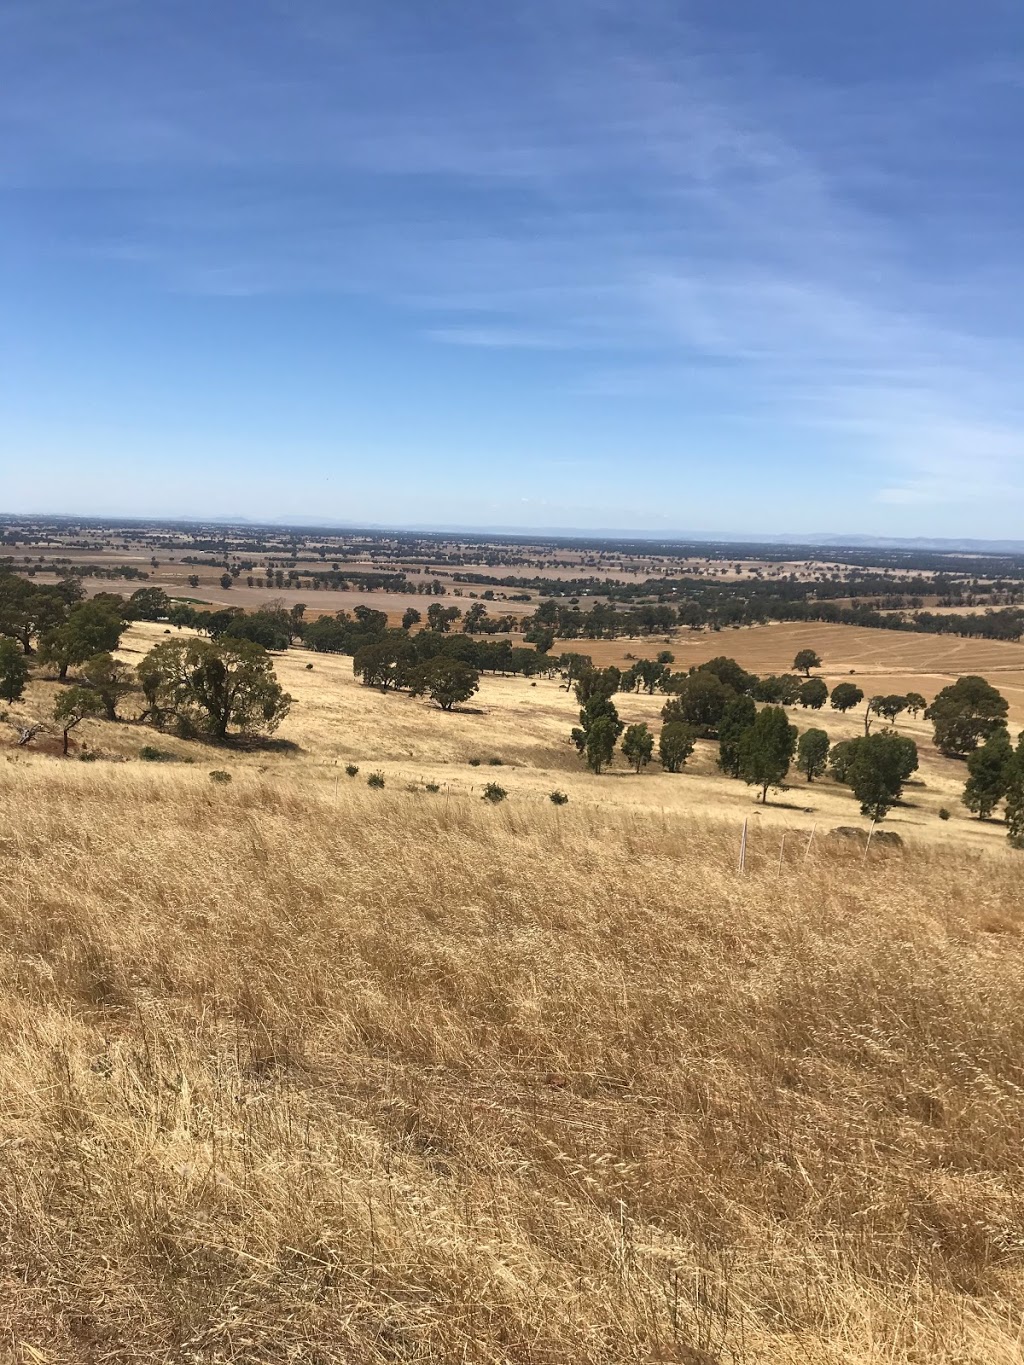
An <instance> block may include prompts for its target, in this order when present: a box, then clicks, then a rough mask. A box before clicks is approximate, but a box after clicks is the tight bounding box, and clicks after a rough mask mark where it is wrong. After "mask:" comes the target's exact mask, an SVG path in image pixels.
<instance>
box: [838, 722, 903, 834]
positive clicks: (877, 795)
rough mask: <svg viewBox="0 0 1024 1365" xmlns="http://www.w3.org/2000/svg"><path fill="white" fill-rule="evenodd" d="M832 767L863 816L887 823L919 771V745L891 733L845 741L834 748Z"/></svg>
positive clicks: (881, 732) (885, 732) (885, 731)
mask: <svg viewBox="0 0 1024 1365" xmlns="http://www.w3.org/2000/svg"><path fill="white" fill-rule="evenodd" d="M831 768H832V772H833V774H834V776H835V778H836V780H837V781H839V782H842V783H843V784H844V785H845V786H847V787H851V788H852V789H853V794H854V796H855V797H856V798H857V800H858V801H859V802H860V808H861V813H862V814H863V815H870V816H871V818H872V819H873V820H884V819H885V817H886V815H887V814H888V812H889V811H890V809H891V808H892V807H893V806H894V805H895V804H896V802H897V801H898V800H899V799H900V797H901V796H902V794H903V784H904V783H905V782H906V781H907V779H908V778H909V777H910V775H911V773H913V772H916V770H917V745H916V744H915V743H914V741H913V740H912V739H908V738H905V737H904V736H902V735H898V734H896V733H895V732H894V731H892V730H882V731H880V732H879V733H878V734H874V735H862V736H861V737H860V738H858V739H847V740H843V741H842V742H841V743H839V744H836V745H835V746H834V748H833V749H832V759H831Z"/></svg>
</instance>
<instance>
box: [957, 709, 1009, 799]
mask: <svg viewBox="0 0 1024 1365" xmlns="http://www.w3.org/2000/svg"><path fill="white" fill-rule="evenodd" d="M1015 761H1016V758H1015V755H1014V752H1013V745H1012V744H1011V743H1010V736H1009V735H1008V734H1007V733H1006V731H1005V730H1003V729H999V730H993V731H992V733H991V734H990V735H989V736H988V738H987V739H986V740H985V743H984V744H982V745H979V747H978V748H977V749H975V750H974V752H973V753H972V754H970V755H969V756H968V759H967V784H966V786H965V787H964V794H963V798H962V799H963V803H964V805H965V806H966V807H967V809H968V810H970V811H973V812H974V813H975V814H976V815H977V817H978V819H979V820H987V819H988V818H989V817H990V816H991V814H992V812H993V811H994V810H995V808H996V806H998V805H999V802H1000V801H1001V800H1002V799H1003V797H1004V796H1005V795H1006V792H1007V789H1008V787H1009V785H1010V782H1011V780H1012V777H1013V772H1012V769H1013V765H1014V763H1015Z"/></svg>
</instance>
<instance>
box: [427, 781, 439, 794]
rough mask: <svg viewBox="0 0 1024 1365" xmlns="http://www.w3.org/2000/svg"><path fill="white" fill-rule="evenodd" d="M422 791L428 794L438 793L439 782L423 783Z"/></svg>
mask: <svg viewBox="0 0 1024 1365" xmlns="http://www.w3.org/2000/svg"><path fill="white" fill-rule="evenodd" d="M423 790H424V791H428V792H439V791H440V790H441V784H440V782H424V784H423Z"/></svg>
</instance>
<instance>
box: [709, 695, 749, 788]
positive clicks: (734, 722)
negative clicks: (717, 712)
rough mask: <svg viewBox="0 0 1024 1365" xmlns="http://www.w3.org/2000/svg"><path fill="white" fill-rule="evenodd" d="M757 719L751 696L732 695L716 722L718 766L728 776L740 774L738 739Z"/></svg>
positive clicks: (739, 739)
mask: <svg viewBox="0 0 1024 1365" xmlns="http://www.w3.org/2000/svg"><path fill="white" fill-rule="evenodd" d="M756 719H757V707H756V706H755V705H754V699H753V697H733V699H732V701H731V702H729V704H728V706H726V708H725V711H724V712H723V714H722V719H721V720H720V721H719V723H718V766H719V767H720V768H721V770H722V772H723V773H727V774H728V775H729V776H730V777H739V775H740V767H741V763H740V741H741V739H742V738H743V736H744V734H745V733H746V732H747V730H749V729H750V727H751V726H752V725H753V723H754V721H755V720H756Z"/></svg>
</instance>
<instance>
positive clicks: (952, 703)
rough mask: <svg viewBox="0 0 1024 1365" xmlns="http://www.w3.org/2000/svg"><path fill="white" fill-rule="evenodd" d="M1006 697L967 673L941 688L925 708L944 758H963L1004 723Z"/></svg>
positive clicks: (1006, 709) (989, 684)
mask: <svg viewBox="0 0 1024 1365" xmlns="http://www.w3.org/2000/svg"><path fill="white" fill-rule="evenodd" d="M1008 711H1009V706H1008V705H1007V702H1006V698H1005V697H1004V696H1002V695H1001V694H1000V693H999V692H997V691H996V689H995V688H994V687H993V686H992V684H991V683H989V682H986V681H985V679H984V678H979V677H976V676H974V675H968V676H966V677H963V678H957V680H956V682H955V683H951V684H950V685H949V686H948V687H944V688H943V689H942V691H941V692H940V693H939V694H938V696H936V698H935V700H934V701H933V702H932V704H931V706H929V707H928V709H927V711H925V713H924V714H925V717H926V719H928V720H930V721H931V722H932V724H933V726H934V727H935V743H936V744H937V745H938V747H939V750H940V752H941V753H943V754H945V755H946V757H947V758H966V756H967V755H968V754H969V753H971V752H973V750H975V749H976V748H977V747H978V745H979V743H981V741H982V740H984V739H987V738H988V736H989V735H990V734H992V732H993V731H994V730H998V729H1000V728H1001V727H1003V726H1005V724H1006V715H1007V712H1008Z"/></svg>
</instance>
